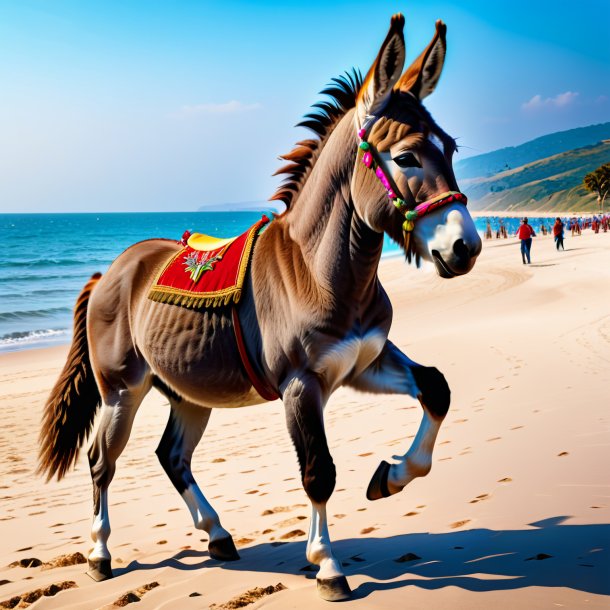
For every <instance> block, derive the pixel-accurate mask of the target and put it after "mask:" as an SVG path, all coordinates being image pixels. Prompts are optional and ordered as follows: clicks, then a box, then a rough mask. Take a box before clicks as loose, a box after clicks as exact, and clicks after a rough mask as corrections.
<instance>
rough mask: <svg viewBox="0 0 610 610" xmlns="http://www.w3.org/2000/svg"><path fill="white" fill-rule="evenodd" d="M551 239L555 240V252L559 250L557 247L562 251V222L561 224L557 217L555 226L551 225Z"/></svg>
mask: <svg viewBox="0 0 610 610" xmlns="http://www.w3.org/2000/svg"><path fill="white" fill-rule="evenodd" d="M553 238H554V239H555V246H556V247H557V250H559V246H561V249H562V250H565V248H564V247H563V222H561V218H559V216H558V217H557V218H556V219H555V224H554V225H553Z"/></svg>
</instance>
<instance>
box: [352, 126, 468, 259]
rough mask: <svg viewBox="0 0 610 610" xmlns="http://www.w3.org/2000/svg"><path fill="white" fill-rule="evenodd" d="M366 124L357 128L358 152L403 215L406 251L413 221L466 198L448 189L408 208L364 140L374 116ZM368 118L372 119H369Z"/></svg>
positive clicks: (413, 225) (409, 241) (466, 200)
mask: <svg viewBox="0 0 610 610" xmlns="http://www.w3.org/2000/svg"><path fill="white" fill-rule="evenodd" d="M367 119H368V121H367V123H368V126H365V127H362V129H359V130H358V137H359V138H360V145H359V148H358V152H359V154H360V153H362V163H364V165H365V166H366V167H368V168H369V169H372V170H374V171H375V175H376V176H377V178H378V179H379V181H380V182H381V184H383V187H384V188H385V190H386V191H387V194H388V199H389V200H390V201H391V202H392V203H393V204H394V205H395V206H396V209H397V210H398V211H399V212H400V213H401V214H402V215H403V216H404V217H405V220H404V222H403V223H402V231H403V237H404V242H405V251H406V252H408V251H409V248H410V245H411V233H412V232H413V229H414V228H415V221H416V220H417V219H418V218H421V217H422V216H425V215H426V214H429V213H430V212H432V211H433V210H436V209H438V208H440V207H441V206H444V205H447V204H449V203H462V204H464V205H466V204H467V203H468V198H467V197H466V195H464V193H460V192H459V191H448V192H446V193H443V194H442V195H438V196H437V197H434V198H432V199H429V200H428V201H424V202H422V203H419V204H418V205H416V206H415V207H414V208H413V209H409V206H408V204H407V202H406V201H405V200H404V199H403V198H402V197H399V196H398V195H397V193H396V190H397V189H394V187H393V186H392V185H391V184H390V180H389V179H388V177H387V175H386V173H385V172H384V171H383V168H382V167H381V165H380V164H379V163H378V162H377V161H376V160H375V155H374V154H373V153H374V149H373V147H372V146H371V145H370V144H369V143H368V142H367V141H366V139H365V138H366V134H367V132H368V131H369V130H370V128H371V126H372V123H373V122H374V120H375V119H374V117H370V116H369V117H367ZM370 119H373V121H371V120H370Z"/></svg>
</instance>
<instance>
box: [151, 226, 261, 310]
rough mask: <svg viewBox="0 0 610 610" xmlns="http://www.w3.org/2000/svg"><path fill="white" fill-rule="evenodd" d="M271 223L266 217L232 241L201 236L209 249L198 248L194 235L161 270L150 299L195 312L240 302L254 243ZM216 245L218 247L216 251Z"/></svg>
mask: <svg viewBox="0 0 610 610" xmlns="http://www.w3.org/2000/svg"><path fill="white" fill-rule="evenodd" d="M268 222H269V219H268V218H267V217H266V216H263V218H262V219H261V220H259V221H258V222H257V223H256V224H255V225H253V226H252V227H250V228H249V229H248V230H247V231H246V232H245V233H242V234H241V235H240V236H239V237H236V238H234V239H229V240H227V239H224V240H218V239H215V238H208V237H207V236H197V238H199V239H200V242H201V241H203V242H204V243H205V244H208V246H207V247H201V246H198V244H197V239H192V238H193V237H195V235H193V236H192V238H189V240H188V242H187V245H186V246H185V247H184V248H183V249H182V250H180V252H178V254H174V255H173V256H172V257H171V258H170V259H169V261H168V262H167V263H166V264H165V265H164V267H163V268H162V269H161V272H160V273H159V274H158V276H157V277H156V278H155V281H154V283H153V285H152V287H151V289H150V291H149V293H148V298H149V299H152V300H153V301H158V302H160V303H171V304H173V305H181V306H182V307H188V308H192V309H204V308H207V307H220V306H221V305H228V304H229V303H237V302H238V301H239V299H240V297H241V291H242V288H243V285H244V280H245V279H246V271H247V270H248V264H249V262H250V258H251V254H252V248H253V246H254V241H255V240H256V237H257V236H258V234H259V232H260V231H261V229H262V228H263V227H264V226H265V225H266V224H267V223H268ZM201 238H203V239H201ZM215 243H217V244H218V247H216V248H214V244H215ZM193 245H195V246H196V247H192V246H193Z"/></svg>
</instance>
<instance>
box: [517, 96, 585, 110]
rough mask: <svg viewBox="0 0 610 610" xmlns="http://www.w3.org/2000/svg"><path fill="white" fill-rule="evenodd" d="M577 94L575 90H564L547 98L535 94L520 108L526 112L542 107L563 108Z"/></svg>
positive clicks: (571, 101) (572, 100)
mask: <svg viewBox="0 0 610 610" xmlns="http://www.w3.org/2000/svg"><path fill="white" fill-rule="evenodd" d="M578 96H579V93H578V92H577V91H566V92H565V93H558V94H557V95H556V96H555V97H547V98H543V97H542V96H541V95H540V94H536V95H534V97H533V98H532V99H531V100H529V101H527V102H525V103H524V104H521V109H522V110H525V111H526V112H535V111H537V110H542V109H550V108H565V107H566V106H570V105H571V104H573V103H574V101H575V100H576V98H577V97H578Z"/></svg>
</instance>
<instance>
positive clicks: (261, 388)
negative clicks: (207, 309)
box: [231, 307, 280, 400]
mask: <svg viewBox="0 0 610 610" xmlns="http://www.w3.org/2000/svg"><path fill="white" fill-rule="evenodd" d="M231 313H232V316H233V330H234V331H235V339H236V340H237V349H238V351H239V356H240V358H241V362H242V364H243V365H244V369H245V370H246V373H247V375H248V378H249V379H250V383H251V384H252V386H253V387H254V389H255V390H256V391H257V392H258V393H259V394H260V396H261V398H264V399H265V400H277V399H278V398H279V397H280V396H279V394H277V392H276V391H275V390H274V389H273V388H272V387H271V386H270V385H269V384H268V383H267V380H266V379H263V378H261V377H259V376H258V375H257V374H256V371H255V370H254V368H253V367H252V364H251V363H250V359H249V358H248V354H247V352H246V345H245V344H244V338H243V335H242V333H241V324H240V323H239V316H238V315H237V309H236V308H235V307H233V308H232V310H231Z"/></svg>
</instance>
